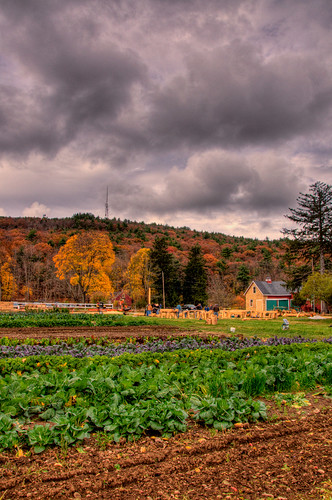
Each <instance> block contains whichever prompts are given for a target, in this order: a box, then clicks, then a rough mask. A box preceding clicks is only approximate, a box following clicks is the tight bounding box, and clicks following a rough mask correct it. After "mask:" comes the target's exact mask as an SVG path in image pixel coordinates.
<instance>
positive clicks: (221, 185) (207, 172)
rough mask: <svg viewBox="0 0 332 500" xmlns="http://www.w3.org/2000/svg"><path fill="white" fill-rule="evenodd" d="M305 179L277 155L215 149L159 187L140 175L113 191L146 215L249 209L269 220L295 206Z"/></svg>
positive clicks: (170, 175) (196, 157) (174, 171)
mask: <svg viewBox="0 0 332 500" xmlns="http://www.w3.org/2000/svg"><path fill="white" fill-rule="evenodd" d="M300 174H301V171H300V170H299V169H298V168H292V165H290V164H289V163H288V162H287V161H286V160H284V159H283V158H280V157H277V156H276V155H275V154H273V152H269V153H255V154H246V155H245V154H239V153H231V152H227V151H222V150H216V149H215V150H210V151H209V152H205V153H202V154H196V155H193V156H192V157H191V158H190V159H189V160H188V163H187V165H186V167H185V168H184V169H178V168H173V169H172V170H171V171H170V172H169V173H168V174H166V175H165V176H163V177H162V179H161V180H160V182H159V183H157V187H156V184H155V183H153V182H152V183H151V184H150V183H149V182H147V183H146V182H143V180H140V179H139V176H138V177H137V178H136V180H133V181H131V180H130V179H127V180H126V182H125V183H124V182H123V180H122V181H120V182H119V183H117V184H116V185H113V186H112V188H111V191H112V197H113V198H114V199H115V201H116V203H118V200H120V199H121V198H124V199H128V203H129V199H130V205H131V207H132V208H133V209H134V210H137V211H139V212H140V213H145V214H151V213H155V214H159V215H161V214H163V213H168V214H170V213H174V214H178V213H181V211H186V212H191V213H196V214H206V215H208V214H211V213H220V214H221V213H231V212H234V211H243V210H248V211H253V212H255V213H256V214H258V213H259V214H260V215H261V216H263V217H268V216H270V215H271V213H273V212H274V211H276V210H277V211H280V210H283V209H285V207H286V209H287V207H288V205H291V204H293V203H294V202H295V200H296V197H297V195H298V193H299V191H300V190H301V189H302V188H303V186H304V185H303V183H302V181H301V180H300ZM145 179H146V180H148V178H145ZM248 213H249V212H248Z"/></svg>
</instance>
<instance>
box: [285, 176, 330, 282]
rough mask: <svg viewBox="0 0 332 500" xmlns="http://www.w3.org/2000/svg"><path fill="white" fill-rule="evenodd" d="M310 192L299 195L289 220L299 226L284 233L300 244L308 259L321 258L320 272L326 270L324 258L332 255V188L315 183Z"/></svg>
mask: <svg viewBox="0 0 332 500" xmlns="http://www.w3.org/2000/svg"><path fill="white" fill-rule="evenodd" d="M309 190H310V192H309V193H307V194H303V193H300V195H299V197H298V198H297V203H298V208H290V209H289V210H290V212H291V214H290V215H286V217H287V218H288V219H289V220H291V221H293V222H295V223H296V224H297V225H298V226H300V227H297V228H295V229H287V228H284V229H283V233H284V234H287V235H290V236H292V237H293V238H294V239H295V240H296V241H297V242H298V245H297V247H298V250H300V251H301V253H302V255H303V256H305V257H307V258H313V257H315V256H317V257H319V263H320V272H321V273H324V270H325V256H326V255H330V256H331V255H332V186H330V185H328V184H325V183H324V182H316V183H315V184H312V185H311V186H310V189H309Z"/></svg>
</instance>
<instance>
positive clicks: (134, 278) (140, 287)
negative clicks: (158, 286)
mask: <svg viewBox="0 0 332 500" xmlns="http://www.w3.org/2000/svg"><path fill="white" fill-rule="evenodd" d="M150 252H151V250H150V249H149V248H141V249H140V250H138V252H136V253H135V254H134V255H132V257H131V259H130V262H129V264H128V268H127V271H126V278H127V281H128V286H127V288H128V289H129V293H130V295H131V297H132V298H133V300H134V302H135V303H136V304H140V303H146V301H147V295H148V289H149V287H151V286H152V271H151V263H150Z"/></svg>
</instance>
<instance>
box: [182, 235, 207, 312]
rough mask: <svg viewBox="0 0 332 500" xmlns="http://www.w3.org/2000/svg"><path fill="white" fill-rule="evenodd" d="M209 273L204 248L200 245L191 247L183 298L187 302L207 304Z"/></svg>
mask: <svg viewBox="0 0 332 500" xmlns="http://www.w3.org/2000/svg"><path fill="white" fill-rule="evenodd" d="M206 288H207V274H206V269H205V261H204V258H203V255H202V249H201V247H200V246H199V245H195V246H194V247H192V248H191V250H190V254H189V261H188V264H187V266H186V268H185V277H184V283H183V300H184V302H185V303H187V304H199V303H200V304H205V303H206V302H207V299H208V296H207V293H206Z"/></svg>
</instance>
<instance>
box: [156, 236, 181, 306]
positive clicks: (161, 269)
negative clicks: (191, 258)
mask: <svg viewBox="0 0 332 500" xmlns="http://www.w3.org/2000/svg"><path fill="white" fill-rule="evenodd" d="M150 261H151V268H152V272H153V282H154V286H153V287H154V289H155V291H156V296H155V300H156V301H157V302H160V303H161V304H162V303H163V289H164V291H165V303H166V306H172V307H174V306H175V305H176V304H177V303H178V302H179V301H180V295H181V269H180V264H179V262H177V261H176V260H175V259H174V257H173V255H172V254H170V253H169V252H168V251H167V238H165V237H161V238H159V237H158V236H157V237H156V239H155V241H154V244H153V247H152V250H151V254H150Z"/></svg>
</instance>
